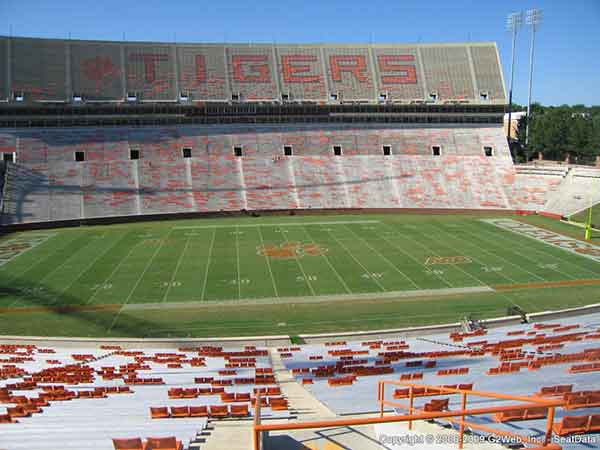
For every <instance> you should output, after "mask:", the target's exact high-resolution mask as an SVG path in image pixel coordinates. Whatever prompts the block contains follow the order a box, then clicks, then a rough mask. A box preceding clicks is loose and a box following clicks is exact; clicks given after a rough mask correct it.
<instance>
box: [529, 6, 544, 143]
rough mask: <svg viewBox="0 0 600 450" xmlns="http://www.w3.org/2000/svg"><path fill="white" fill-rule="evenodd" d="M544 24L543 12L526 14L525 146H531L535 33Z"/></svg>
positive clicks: (532, 11) (537, 11) (531, 10)
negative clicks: (528, 40)
mask: <svg viewBox="0 0 600 450" xmlns="http://www.w3.org/2000/svg"><path fill="white" fill-rule="evenodd" d="M541 22H542V10H540V9H530V10H528V11H527V13H526V17H525V23H527V25H529V26H530V27H531V48H530V49H529V94H528V97H527V119H526V122H525V124H526V125H527V126H526V128H525V145H527V144H529V125H530V123H531V86H532V83H533V52H534V48H535V32H536V31H537V30H538V27H539V26H540V23H541Z"/></svg>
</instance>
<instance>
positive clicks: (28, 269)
mask: <svg viewBox="0 0 600 450" xmlns="http://www.w3.org/2000/svg"><path fill="white" fill-rule="evenodd" d="M74 234H75V233H74ZM55 236H56V235H55ZM78 237H80V235H77V234H75V237H73V238H72V239H71V240H69V241H67V242H66V243H65V245H63V246H62V247H59V248H57V249H56V250H54V251H53V252H52V253H50V254H49V255H48V256H46V257H45V258H44V259H42V260H34V261H33V263H31V265H30V266H27V267H26V268H25V269H23V270H21V271H20V272H17V273H15V274H12V275H11V274H9V277H8V281H13V280H15V279H17V278H19V277H20V276H22V275H25V274H26V273H27V272H29V271H30V270H31V269H33V268H34V267H35V266H37V265H38V264H41V263H42V262H44V261H46V260H48V259H50V258H52V257H54V254H55V253H56V252H59V251H61V250H62V249H64V248H65V247H66V246H67V245H69V244H70V243H71V242H73V241H74V240H75V239H77V238H78ZM47 242H49V239H48V240H46V241H45V242H44V243H43V244H45V243H47ZM43 244H41V245H43ZM38 247H39V246H38ZM38 247H36V248H38ZM5 267H7V266H6V265H3V266H2V269H4V268H5Z"/></svg>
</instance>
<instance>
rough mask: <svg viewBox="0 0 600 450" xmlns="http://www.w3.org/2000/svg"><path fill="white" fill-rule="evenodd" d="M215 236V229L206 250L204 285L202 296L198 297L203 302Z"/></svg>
mask: <svg viewBox="0 0 600 450" xmlns="http://www.w3.org/2000/svg"><path fill="white" fill-rule="evenodd" d="M216 235H217V229H216V228H215V229H214V230H213V235H212V239H211V241H210V248H209V250H208V261H207V263H206V270H205V272H204V284H203V285H202V296H201V297H200V298H201V300H202V301H204V294H206V284H207V283H208V269H209V268H210V263H211V262H212V252H213V247H214V245H215V236H216Z"/></svg>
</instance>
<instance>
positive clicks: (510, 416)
mask: <svg viewBox="0 0 600 450" xmlns="http://www.w3.org/2000/svg"><path fill="white" fill-rule="evenodd" d="M599 326H600V314H598V313H595V314H590V315H586V316H578V317H577V316H576V317H570V318H564V319H558V320H555V321H552V322H548V323H546V322H545V323H534V324H525V325H510V326H503V327H500V328H491V329H487V330H485V329H482V330H478V331H477V332H473V333H458V332H457V333H450V334H445V335H443V334H439V335H430V336H423V337H416V338H415V337H402V338H397V339H391V338H389V339H387V340H386V339H385V338H383V339H382V338H377V339H375V340H369V341H335V342H326V343H315V344H305V345H301V346H293V347H282V348H278V349H277V350H278V353H279V355H280V356H281V358H282V361H283V363H284V365H285V366H286V368H287V369H289V370H290V371H291V372H292V374H293V376H294V377H295V378H296V380H297V381H298V382H300V383H302V384H303V385H304V386H305V388H306V389H307V390H309V391H310V392H311V393H312V394H313V395H314V396H315V397H316V398H317V399H318V400H320V401H321V402H322V403H324V404H325V405H326V406H327V407H328V408H329V409H331V410H332V411H333V412H335V413H336V414H342V415H345V414H359V413H360V414H362V413H375V412H378V411H379V404H378V402H377V399H376V393H377V383H378V382H379V381H380V380H394V381H397V380H400V381H405V382H407V383H416V384H425V385H428V386H439V387H442V388H450V389H461V390H466V391H471V390H473V391H478V392H496V393H505V394H512V395H523V396H538V397H540V398H545V399H548V400H563V401H564V404H563V406H562V407H560V408H557V409H556V410H555V416H554V432H555V433H556V434H557V435H558V436H566V435H569V434H575V433H580V434H585V433H597V432H598V431H599V429H598V424H599V423H600V422H599V416H600V403H599V398H600V397H599V395H598V389H600V384H599V383H598V377H597V374H595V373H593V372H591V373H590V372H585V371H581V372H578V371H573V370H569V369H570V368H571V367H572V366H573V365H574V364H575V365H593V364H598V362H597V361H600V348H599V347H598V341H597V338H596V336H598V327H599ZM433 363H435V364H433ZM504 364H514V365H520V370H518V371H506V372H505V373H504V374H502V375H501V376H497V375H493V374H492V373H489V371H490V369H491V368H495V367H497V366H503V365H504ZM374 369H377V370H374ZM464 369H469V370H468V371H465V370H464ZM440 372H442V373H443V376H440ZM304 380H310V381H309V382H307V383H304V382H303V381H304ZM409 395H410V391H409V388H408V387H405V388H403V387H401V388H396V389H392V388H391V387H390V386H388V387H387V388H386V390H385V399H386V400H389V401H393V402H395V403H401V404H404V405H408V401H407V399H408V398H409ZM413 396H414V408H415V409H416V410H417V411H429V412H432V411H444V410H446V409H448V410H450V411H452V410H457V409H460V405H461V396H460V395H453V394H452V393H448V392H444V391H443V390H442V389H439V388H425V387H413ZM475 397H477V396H476V395H475V396H474V397H473V398H475ZM469 398H471V397H469ZM434 400H435V401H434ZM509 404H511V403H507V402H506V401H505V400H500V399H494V400H491V399H487V400H486V399H485V398H476V400H469V405H470V406H471V407H477V408H478V407H486V406H496V405H500V406H503V405H509ZM513 404H514V403H513ZM386 408H388V407H386ZM396 412H397V413H399V414H404V413H406V411H405V410H404V409H400V408H398V409H396ZM573 413H578V414H577V415H576V416H575V418H571V416H574V414H573ZM547 415H548V408H547V407H543V406H540V407H535V408H533V407H530V408H527V409H521V410H516V409H515V410H514V411H513V410H506V411H504V412H502V413H497V414H489V415H485V416H470V417H469V418H468V420H469V421H470V422H473V423H475V424H479V425H482V426H487V427H492V428H493V429H497V430H499V431H506V432H514V431H515V429H517V428H518V429H520V430H521V432H523V433H525V434H527V435H528V436H530V437H534V438H542V437H543V431H542V430H544V429H545V425H546V422H547ZM438 421H439V423H440V424H443V425H446V426H447V425H448V424H447V423H446V422H444V420H443V419H439V420H438ZM517 422H518V423H517ZM452 426H454V427H458V425H457V424H456V423H453V424H452ZM467 428H469V427H467ZM388 431H391V430H389V429H388ZM398 431H400V430H398ZM470 431H471V432H473V433H483V434H486V433H485V432H482V431H480V430H476V429H472V430H470ZM595 436H596V435H593V436H590V437H592V438H595ZM586 442H593V441H589V440H588V441H581V443H579V442H578V441H574V440H573V441H569V442H567V441H561V442H560V444H561V445H562V448H563V449H568V450H575V449H577V450H583V449H586V448H589V447H587V445H588V444H586Z"/></svg>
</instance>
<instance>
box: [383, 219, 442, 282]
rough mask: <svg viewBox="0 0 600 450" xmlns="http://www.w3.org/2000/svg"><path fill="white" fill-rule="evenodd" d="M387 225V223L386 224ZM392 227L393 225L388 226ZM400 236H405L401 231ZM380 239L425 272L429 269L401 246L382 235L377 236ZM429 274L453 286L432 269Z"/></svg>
mask: <svg viewBox="0 0 600 450" xmlns="http://www.w3.org/2000/svg"><path fill="white" fill-rule="evenodd" d="M385 225H387V224H385ZM388 226H389V225H388ZM390 228H392V229H393V227H390ZM397 233H398V234H399V235H400V236H402V237H403V238H405V237H406V236H404V235H403V234H402V233H400V232H397ZM379 237H380V238H381V239H383V240H384V241H386V242H387V243H388V244H389V245H391V246H392V247H396V249H398V250H400V251H401V252H402V253H404V254H405V255H406V256H408V257H409V258H410V259H412V260H413V261H414V262H416V263H417V264H418V265H420V266H421V267H422V268H423V269H424V270H425V271H426V272H427V271H429V269H428V268H427V267H426V266H425V264H423V263H422V262H420V261H419V260H418V259H417V258H415V257H414V256H413V255H411V254H410V253H408V252H407V251H405V250H404V249H403V248H402V247H399V246H398V245H396V244H394V243H393V242H392V241H390V240H389V239H387V238H386V237H384V236H379ZM431 274H432V275H433V276H435V277H437V278H439V279H440V281H442V282H443V283H444V284H446V285H448V286H449V287H454V286H453V285H452V283H450V281H448V280H446V279H445V278H444V277H442V276H440V275H438V274H437V273H434V272H433V271H432V272H431Z"/></svg>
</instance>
